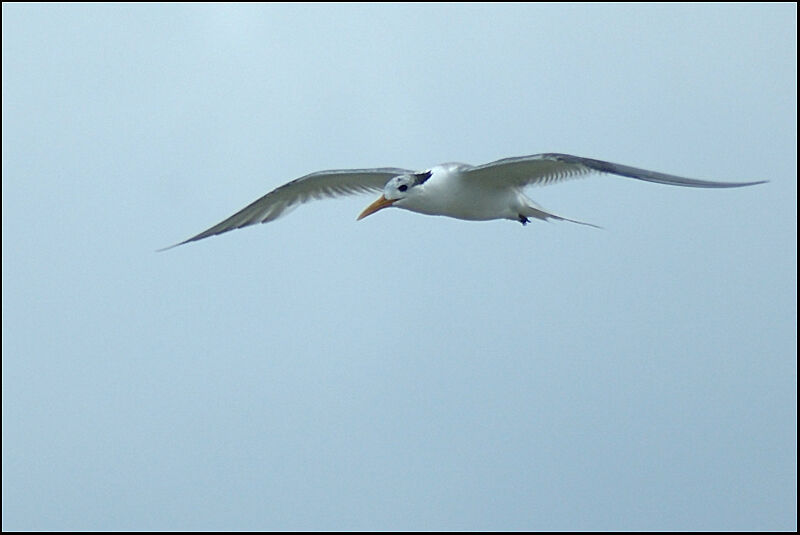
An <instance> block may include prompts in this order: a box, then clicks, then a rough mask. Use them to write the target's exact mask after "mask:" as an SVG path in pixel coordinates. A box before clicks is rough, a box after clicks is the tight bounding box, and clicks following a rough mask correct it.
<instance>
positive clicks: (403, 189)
mask: <svg viewBox="0 0 800 535" xmlns="http://www.w3.org/2000/svg"><path fill="white" fill-rule="evenodd" d="M397 189H399V190H400V191H405V190H407V189H408V186H406V185H405V184H403V185H402V186H400V187H399V188H397Z"/></svg>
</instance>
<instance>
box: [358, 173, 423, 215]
mask: <svg viewBox="0 0 800 535" xmlns="http://www.w3.org/2000/svg"><path fill="white" fill-rule="evenodd" d="M431 174H432V172H431V171H423V172H421V173H413V174H409V175H398V176H396V177H394V178H392V179H391V180H389V182H387V183H386V185H385V186H384V187H383V194H381V196H380V197H378V198H377V199H376V200H375V202H373V203H372V204H370V205H369V206H367V207H366V208H364V211H363V212H361V214H360V215H359V216H358V219H359V220H361V219H364V218H365V217H367V216H368V215H370V214H374V213H375V212H377V211H378V210H381V209H383V208H388V207H389V206H393V205H397V206H398V207H402V206H403V205H404V204H405V202H406V201H407V200H408V199H411V198H413V197H416V196H417V195H419V194H421V193H422V187H420V186H422V185H423V184H424V183H425V181H427V180H428V179H429V178H430V177H431Z"/></svg>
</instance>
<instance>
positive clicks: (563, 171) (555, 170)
mask: <svg viewBox="0 0 800 535" xmlns="http://www.w3.org/2000/svg"><path fill="white" fill-rule="evenodd" d="M593 172H596V173H609V174H612V175H619V176H624V177H629V178H635V179H638V180H645V181H647V182H656V183H659V184H669V185H671V186H687V187H693V188H738V187H741V186H752V185H755V184H763V183H764V182H766V180H760V181H756V182H714V181H710V180H697V179H694V178H684V177H680V176H676V175H668V174H666V173H658V172H656V171H648V170H647V169H638V168H636V167H630V166H627V165H620V164H616V163H611V162H604V161H602V160H593V159H591V158H581V157H580V156H571V155H569V154H557V153H548V154H534V155H532V156H520V157H517V158H505V159H503V160H497V161H496V162H491V163H487V164H484V165H478V166H475V167H472V168H469V169H467V170H466V171H465V173H466V175H467V176H469V177H473V178H476V179H483V180H489V181H497V182H498V185H501V186H528V185H544V184H552V183H554V182H560V181H562V180H564V179H567V178H572V177H578V176H582V175H587V174H589V173H593Z"/></svg>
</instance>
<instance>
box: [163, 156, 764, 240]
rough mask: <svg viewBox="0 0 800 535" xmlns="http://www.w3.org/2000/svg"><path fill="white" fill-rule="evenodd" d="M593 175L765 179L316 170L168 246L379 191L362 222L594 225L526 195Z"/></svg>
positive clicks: (683, 181) (544, 166) (672, 179)
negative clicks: (402, 217)
mask: <svg viewBox="0 0 800 535" xmlns="http://www.w3.org/2000/svg"><path fill="white" fill-rule="evenodd" d="M590 173H605V174H611V175H618V176H623V177H628V178H635V179H637V180H644V181H647V182H656V183H658V184H668V185H671V186H686V187H693V188H738V187H742V186H753V185H755V184H763V183H764V182H766V180H760V181H756V182H712V181H708V180H697V179H692V178H683V177H679V176H675V175H668V174H665V173H658V172H656V171H648V170H646V169H637V168H636V167H630V166H627V165H620V164H616V163H611V162H605V161H602V160H593V159H591V158H581V157H579V156H571V155H569V154H557V153H547V154H534V155H531V156H519V157H515V158H505V159H502V160H497V161H495V162H491V163H487V164H483V165H475V166H473V165H467V164H463V163H445V164H441V165H436V166H434V167H431V168H430V169H426V170H423V171H411V170H409V169H399V168H395V167H382V168H376V169H341V170H332V171H318V172H316V173H311V174H310V175H306V176H303V177H300V178H297V179H295V180H292V181H291V182H287V183H286V184H284V185H282V186H280V187H278V188H275V189H274V190H272V191H271V192H269V193H267V194H266V195H264V196H263V197H261V198H260V199H258V200H257V201H255V202H253V203H251V204H249V205H247V206H245V207H244V208H242V209H241V210H239V211H238V212H236V213H235V214H233V215H232V216H230V217H229V218H227V219H225V220H224V221H221V222H220V223H217V224H216V225H214V226H213V227H211V228H209V229H207V230H204V231H203V232H201V233H200V234H197V235H196V236H192V237H191V238H189V239H187V240H184V241H182V242H180V243H176V244H175V245H172V246H170V247H167V248H166V249H171V248H172V247H177V246H179V245H183V244H186V243H189V242H193V241H197V240H202V239H204V238H208V237H209V236H215V235H217V234H222V233H224V232H228V231H230V230H234V229H238V228H242V227H247V226H250V225H255V224H258V223H268V222H269V221H273V220H275V219H277V218H279V217H281V216H282V215H284V214H286V213H287V212H289V211H290V210H291V209H292V208H295V207H296V206H298V205H300V204H303V203H305V202H308V201H311V200H316V199H323V198H328V197H339V196H343V195H355V194H360V193H368V192H381V195H380V197H378V199H377V200H375V202H373V203H372V204H370V205H369V206H367V207H366V208H365V209H364V211H362V212H361V214H360V215H359V216H358V219H359V220H361V219H363V218H365V217H367V216H368V215H371V214H374V213H375V212H377V211H379V210H382V209H384V208H389V207H393V208H402V209H404V210H410V211H412V212H417V213H420V214H427V215H440V216H446V217H453V218H456V219H465V220H469V221H488V220H491V219H510V220H512V221H518V222H520V223H522V224H523V225H526V224H528V223H529V222H530V218H533V219H540V220H543V221H547V220H548V219H554V220H558V221H570V222H573V223H580V224H584V225H590V226H595V225H591V224H590V223H583V222H581V221H576V220H574V219H568V218H566V217H562V216H559V215H556V214H554V213H552V212H548V211H547V210H545V209H544V208H542V207H541V206H539V205H538V204H536V203H535V202H534V201H532V200H531V199H529V198H528V197H527V196H526V195H525V193H524V191H523V190H524V188H525V187H526V186H533V185H546V184H553V183H555V182H560V181H562V180H564V179H568V178H574V177H580V176H584V175H588V174H590ZM161 250H165V249H161Z"/></svg>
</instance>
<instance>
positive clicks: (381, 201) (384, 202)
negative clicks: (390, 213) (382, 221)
mask: <svg viewBox="0 0 800 535" xmlns="http://www.w3.org/2000/svg"><path fill="white" fill-rule="evenodd" d="M395 200H397V199H395ZM393 204H394V201H390V200H389V199H387V198H386V197H384V196H383V195H381V196H380V197H378V200H376V201H375V202H374V203H372V204H370V205H369V206H367V207H366V208H364V211H363V212H361V213H360V214H359V216H358V218H357V219H356V221H361V220H362V219H364V218H365V217H367V216H368V215H370V214H374V213H375V212H377V211H378V210H381V209H382V208H388V207H389V206H391V205H393Z"/></svg>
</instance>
